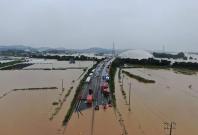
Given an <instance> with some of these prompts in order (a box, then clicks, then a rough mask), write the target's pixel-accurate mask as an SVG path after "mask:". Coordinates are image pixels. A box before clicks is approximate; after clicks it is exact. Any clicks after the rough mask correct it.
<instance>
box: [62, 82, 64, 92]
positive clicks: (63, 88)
mask: <svg viewBox="0 0 198 135" xmlns="http://www.w3.org/2000/svg"><path fill="white" fill-rule="evenodd" d="M62 91H64V88H63V79H62Z"/></svg>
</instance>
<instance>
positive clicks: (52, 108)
mask: <svg viewBox="0 0 198 135" xmlns="http://www.w3.org/2000/svg"><path fill="white" fill-rule="evenodd" d="M55 64H57V63H55ZM58 64H59V63H58ZM61 64H62V63H61ZM61 64H60V65H61ZM91 65H92V62H87V63H86V64H85V66H88V67H91ZM56 66H59V65H56ZM83 72H84V71H83V69H68V70H61V71H60V70H57V71H43V70H36V71H34V70H12V71H11V70H10V71H9V70H7V71H0V96H1V99H0V112H1V115H0V119H1V121H0V133H1V134H3V135H11V134H16V135H55V134H62V133H63V131H64V127H62V121H63V120H64V117H65V115H66V113H67V110H68V108H69V106H70V102H71V100H72V99H73V96H74V93H75V90H76V87H77V86H78V84H79V81H80V79H81V78H82V76H81V75H82V73H83ZM79 77H80V78H79ZM62 80H63V86H64V90H62ZM44 87H57V89H45V88H44ZM35 88H40V89H36V90H35ZM13 89H23V90H17V91H13Z"/></svg>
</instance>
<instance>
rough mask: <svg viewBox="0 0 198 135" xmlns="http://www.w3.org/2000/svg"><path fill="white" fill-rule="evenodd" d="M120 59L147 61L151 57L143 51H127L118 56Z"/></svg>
mask: <svg viewBox="0 0 198 135" xmlns="http://www.w3.org/2000/svg"><path fill="white" fill-rule="evenodd" d="M119 57H121V58H131V59H148V58H152V57H153V55H152V54H151V53H150V52H148V51H145V50H128V51H125V52H123V53H121V54H120V55H119Z"/></svg>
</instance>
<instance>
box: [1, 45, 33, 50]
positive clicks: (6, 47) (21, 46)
mask: <svg viewBox="0 0 198 135" xmlns="http://www.w3.org/2000/svg"><path fill="white" fill-rule="evenodd" d="M8 50H21V51H35V50H36V49H34V48H32V47H28V46H24V45H12V46H0V51H8Z"/></svg>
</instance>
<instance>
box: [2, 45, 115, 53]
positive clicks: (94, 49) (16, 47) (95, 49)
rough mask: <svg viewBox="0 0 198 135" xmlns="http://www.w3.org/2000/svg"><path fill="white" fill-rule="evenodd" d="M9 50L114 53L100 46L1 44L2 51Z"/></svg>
mask: <svg viewBox="0 0 198 135" xmlns="http://www.w3.org/2000/svg"><path fill="white" fill-rule="evenodd" d="M8 50H12V51H13V50H20V51H25V52H44V53H94V54H99V53H104V54H108V53H112V49H105V48H99V47H92V48H88V49H66V48H63V47H61V48H50V47H39V48H34V47H29V46H25V45H11V46H0V51H8Z"/></svg>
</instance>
